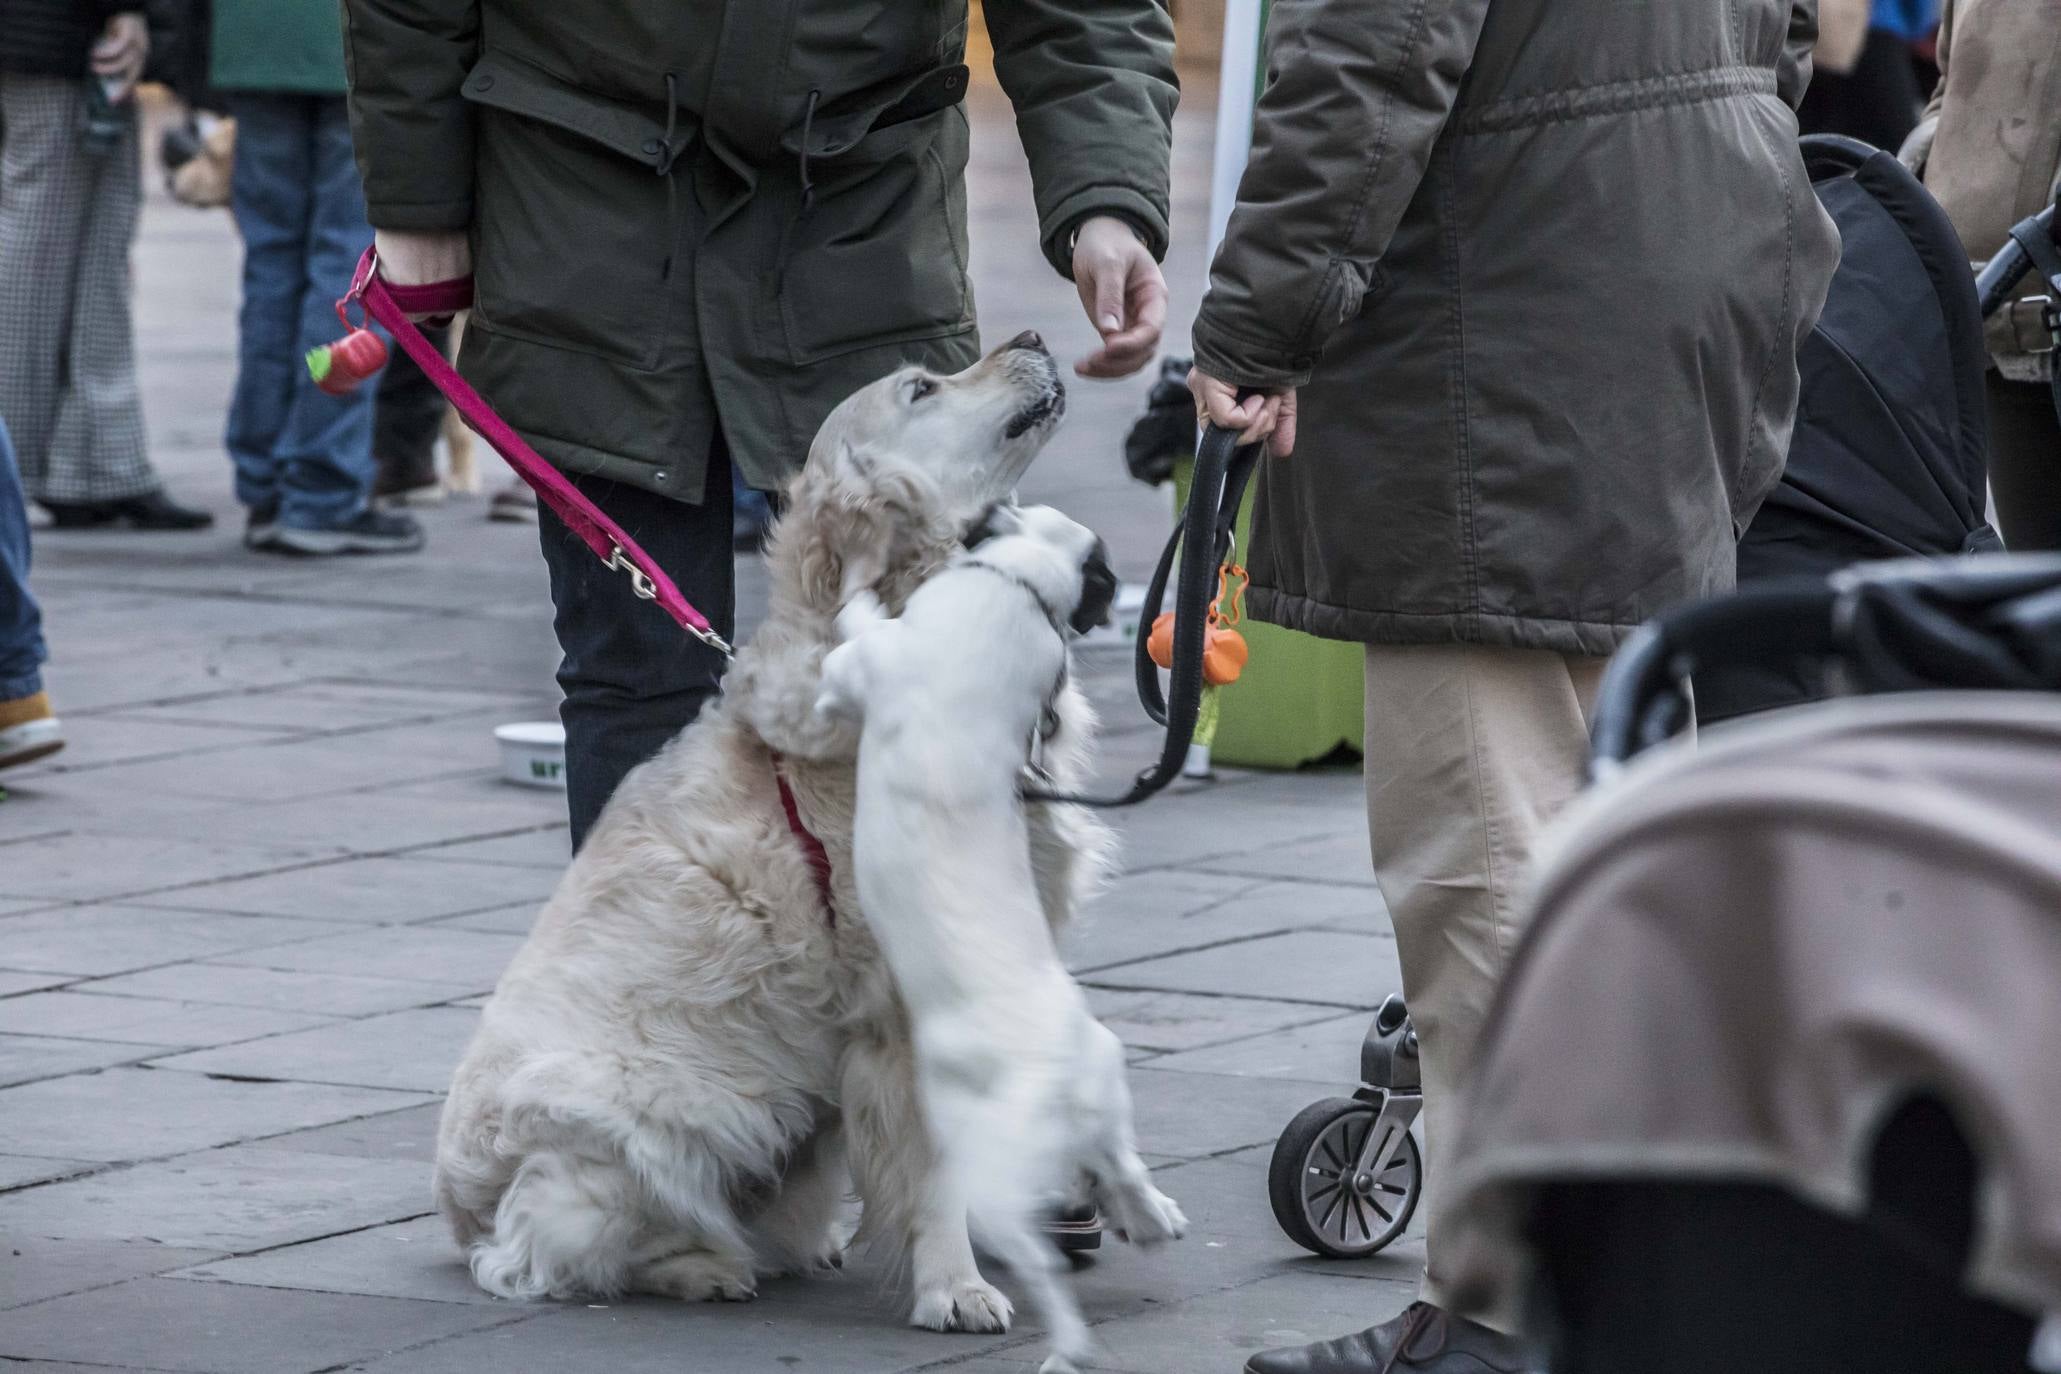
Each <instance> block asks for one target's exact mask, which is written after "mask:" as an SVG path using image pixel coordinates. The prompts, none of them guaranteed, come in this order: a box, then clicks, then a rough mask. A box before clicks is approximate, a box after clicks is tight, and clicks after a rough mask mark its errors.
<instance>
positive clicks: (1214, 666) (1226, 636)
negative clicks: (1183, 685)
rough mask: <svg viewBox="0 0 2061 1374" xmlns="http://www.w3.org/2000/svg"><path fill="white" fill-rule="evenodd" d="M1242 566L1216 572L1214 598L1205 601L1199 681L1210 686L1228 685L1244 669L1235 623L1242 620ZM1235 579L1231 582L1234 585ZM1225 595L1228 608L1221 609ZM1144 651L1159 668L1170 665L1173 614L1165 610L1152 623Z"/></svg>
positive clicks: (1230, 565)
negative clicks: (1206, 603) (1206, 618)
mask: <svg viewBox="0 0 2061 1374" xmlns="http://www.w3.org/2000/svg"><path fill="white" fill-rule="evenodd" d="M1246 581H1247V577H1246V572H1245V569H1243V568H1241V567H1239V566H1238V565H1237V564H1236V563H1226V564H1225V565H1224V566H1223V568H1222V569H1220V570H1219V571H1218V573H1217V595H1216V600H1214V601H1212V602H1210V603H1209V625H1208V627H1207V628H1206V629H1204V631H1203V632H1202V680H1203V682H1204V683H1205V684H1207V685H1208V686H1211V687H1228V686H1230V685H1231V684H1232V683H1234V682H1236V681H1237V680H1238V675H1239V674H1240V673H1242V672H1244V671H1245V660H1246V659H1247V657H1248V656H1249V654H1250V651H1249V650H1248V649H1247V648H1246V646H1245V636H1244V635H1242V634H1239V633H1238V629H1237V626H1238V622H1239V621H1241V620H1243V619H1245V584H1246ZM1234 582H1235V585H1234ZM1227 597H1228V599H1229V602H1230V608H1229V609H1228V610H1226V609H1225V600H1226V598H1227ZM1145 652H1146V653H1148V654H1150V655H1152V661H1153V662H1154V663H1157V664H1158V665H1159V666H1160V667H1162V668H1171V667H1173V666H1174V613H1173V612H1172V611H1166V612H1163V613H1161V615H1160V617H1159V618H1158V619H1157V620H1155V621H1153V622H1152V634H1151V636H1150V637H1149V638H1148V639H1147V640H1146V641H1145Z"/></svg>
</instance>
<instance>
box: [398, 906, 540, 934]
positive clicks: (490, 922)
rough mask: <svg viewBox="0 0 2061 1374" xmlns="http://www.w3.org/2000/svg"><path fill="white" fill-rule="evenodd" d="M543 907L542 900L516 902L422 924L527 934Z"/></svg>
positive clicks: (492, 932)
mask: <svg viewBox="0 0 2061 1374" xmlns="http://www.w3.org/2000/svg"><path fill="white" fill-rule="evenodd" d="M543 909H544V903H542V902H516V903H513V904H512V905H509V906H497V907H489V908H488V909H487V910H485V911H468V912H465V913H464V914H462V915H458V916H440V917H438V918H437V919H436V920H434V921H427V922H424V924H426V925H430V926H436V927H440V928H447V929H450V930H483V931H486V932H488V933H489V934H494V935H527V934H529V933H530V927H531V926H533V925H535V924H536V923H537V913H538V912H540V911H542V910H543Z"/></svg>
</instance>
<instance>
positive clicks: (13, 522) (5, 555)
mask: <svg viewBox="0 0 2061 1374" xmlns="http://www.w3.org/2000/svg"><path fill="white" fill-rule="evenodd" d="M45 657H46V655H45V653H44V650H43V616H42V613H41V612H40V611H38V610H37V608H36V598H35V597H33V596H31V595H29V516H28V511H27V509H26V506H25V504H24V499H23V496H22V489H21V470H20V468H18V467H17V466H16V465H15V461H14V442H13V441H12V440H11V439H9V438H8V437H7V422H6V421H5V420H0V701H19V700H20V699H21V698H23V697H32V696H34V695H35V694H36V693H38V692H40V691H42V690H43V675H42V671H41V669H42V667H43V660H44V658H45Z"/></svg>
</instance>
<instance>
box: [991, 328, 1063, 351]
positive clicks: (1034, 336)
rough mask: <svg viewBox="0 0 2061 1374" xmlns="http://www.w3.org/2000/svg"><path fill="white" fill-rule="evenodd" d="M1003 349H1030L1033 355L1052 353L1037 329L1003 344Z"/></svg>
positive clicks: (1026, 331)
mask: <svg viewBox="0 0 2061 1374" xmlns="http://www.w3.org/2000/svg"><path fill="white" fill-rule="evenodd" d="M1002 347H1004V348H1028V349H1030V350H1031V351H1032V352H1033V353H1049V352H1050V351H1051V350H1050V349H1048V348H1046V347H1045V340H1044V339H1043V337H1042V336H1040V335H1039V333H1038V331H1037V330H1035V329H1026V330H1024V331H1023V332H1022V333H1021V334H1018V335H1017V336H1016V337H1015V338H1013V339H1011V340H1010V341H1009V342H1008V343H1006V344H1003V345H1002Z"/></svg>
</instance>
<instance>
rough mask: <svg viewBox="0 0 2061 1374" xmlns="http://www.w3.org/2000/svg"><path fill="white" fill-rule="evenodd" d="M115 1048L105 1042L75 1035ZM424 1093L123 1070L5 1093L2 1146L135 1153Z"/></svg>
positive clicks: (401, 1101) (150, 1154) (172, 1150)
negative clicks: (240, 1080)
mask: <svg viewBox="0 0 2061 1374" xmlns="http://www.w3.org/2000/svg"><path fill="white" fill-rule="evenodd" d="M65 1043H67V1044H75V1045H79V1046H82V1047H84V1048H87V1049H97V1050H108V1049H122V1048H126V1047H120V1046H115V1047H110V1046H106V1045H101V1044H97V1043H95V1042H90V1041H84V1040H78V1041H67V1042H65ZM421 1100H422V1098H421V1095H420V1094H408V1093H400V1092H391V1091H385V1090H377V1089H371V1088H338V1087H326V1086H314V1085H310V1084H306V1083H236V1082H230V1081H228V1080H224V1079H215V1078H208V1077H206V1076H204V1075H202V1074H197V1073H167V1072H165V1071H163V1070H161V1069H142V1068H122V1069H109V1070H107V1071H106V1072H104V1073H97V1074H79V1075H75V1076H73V1077H69V1078H53V1079H45V1080H43V1081H41V1082H37V1083H27V1084H23V1085H22V1086H20V1087H14V1088H8V1089H6V1090H4V1091H0V1152H4V1153H8V1154H26V1155H42V1156H47V1157H50V1158H55V1159H94V1160H106V1161H117V1160H131V1159H153V1158H159V1157H162V1156H165V1155H175V1154H183V1153H185V1152H186V1151H189V1150H200V1149H206V1148H207V1147H209V1146H214V1145H226V1144H229V1143H230V1142H232V1141H238V1140H249V1139H251V1138H252V1137H254V1136H262V1135H278V1134H281V1133H282V1132H285V1131H292V1130H302V1129H305V1128H307V1127H310V1126H326V1125H330V1124H332V1123H334V1122H338V1121H348V1120H350V1119H352V1118H354V1117H360V1116H370V1115H372V1114H374V1113H376V1112H382V1111H392V1110H394V1109H396V1108H399V1107H407V1106H413V1105H415V1104H416V1103H418V1102H420V1101H421Z"/></svg>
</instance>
